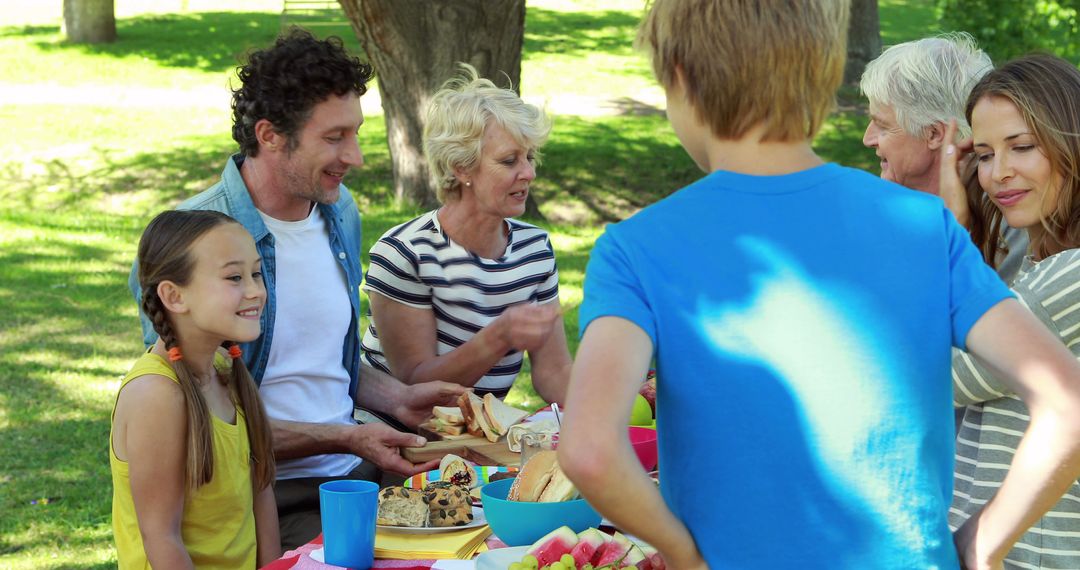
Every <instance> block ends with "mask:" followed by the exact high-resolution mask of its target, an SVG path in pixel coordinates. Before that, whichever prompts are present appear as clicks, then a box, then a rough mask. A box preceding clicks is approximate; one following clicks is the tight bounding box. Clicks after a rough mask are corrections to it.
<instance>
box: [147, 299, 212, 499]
mask: <svg viewBox="0 0 1080 570" xmlns="http://www.w3.org/2000/svg"><path fill="white" fill-rule="evenodd" d="M142 309H143V313H144V314H146V316H147V318H149V319H150V322H152V323H153V324H154V332H156V333H157V334H158V336H159V337H160V338H161V341H162V342H163V343H165V348H166V349H167V350H169V351H170V353H171V354H176V353H177V352H178V351H179V348H180V347H179V344H178V343H177V339H176V334H175V332H174V331H173V329H172V325H171V324H170V323H169V317H168V312H167V311H166V310H165V307H164V306H163V305H162V303H161V298H159V297H158V294H157V287H147V288H145V289H143V299H142ZM180 356H181V357H180V358H178V359H177V360H172V359H171V358H170V360H171V362H169V364H170V365H171V366H172V369H173V371H174V372H176V378H177V380H178V381H179V382H178V383H179V385H180V390H181V392H182V393H183V394H184V404H185V406H186V408H187V461H186V467H185V469H184V480H185V482H186V487H187V488H188V489H189V490H195V489H197V488H199V487H200V486H202V485H204V484H206V483H209V482H210V480H211V479H212V478H213V476H214V444H213V435H212V433H211V429H212V426H211V423H210V408H209V407H208V406H207V405H206V399H205V398H203V394H202V391H200V390H199V387H198V385H197V384H196V382H195V376H194V375H193V374H192V373H191V369H190V368H188V365H187V363H186V361H185V360H184V359H183V357H182V353H181V355H180Z"/></svg>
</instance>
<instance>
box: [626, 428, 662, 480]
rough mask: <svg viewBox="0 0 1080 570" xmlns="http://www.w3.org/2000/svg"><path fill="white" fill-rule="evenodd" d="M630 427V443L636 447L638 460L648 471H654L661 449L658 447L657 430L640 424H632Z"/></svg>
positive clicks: (635, 451)
mask: <svg viewBox="0 0 1080 570" xmlns="http://www.w3.org/2000/svg"><path fill="white" fill-rule="evenodd" d="M629 429H630V445H632V446H633V447H634V453H636V454H637V457H638V461H640V462H641V466H642V467H644V468H645V470H646V471H652V470H653V469H655V468H656V460H657V457H658V456H659V451H658V450H657V449H656V430H654V429H651V428H647V427H639V426H630V428H629Z"/></svg>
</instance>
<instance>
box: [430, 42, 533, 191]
mask: <svg viewBox="0 0 1080 570" xmlns="http://www.w3.org/2000/svg"><path fill="white" fill-rule="evenodd" d="M459 65H460V67H461V69H462V71H463V72H464V73H463V76H462V77H457V78H454V79H451V80H450V81H447V82H446V84H445V85H444V86H443V88H442V89H440V90H439V92H438V93H436V94H435V95H434V97H432V99H431V103H430V104H429V106H428V111H427V121H426V124H425V125H424V155H425V156H427V160H428V166H429V167H430V168H431V175H432V177H433V178H434V179H435V180H434V181H435V195H436V197H437V198H438V199H439V202H442V203H446V200H447V199H448V198H452V197H453V198H456V197H457V196H459V195H460V193H461V185H460V181H458V179H457V177H456V176H455V175H454V170H455V169H457V168H461V169H463V170H469V169H471V168H472V167H474V166H476V164H477V163H478V162H479V160H480V154H481V152H482V151H483V144H484V131H485V130H486V129H487V126H488V124H489V123H491V122H494V123H496V124H498V125H500V126H501V127H503V128H504V129H506V131H507V132H508V133H509V134H510V136H511V137H513V138H514V140H515V141H516V142H517V143H518V144H520V145H521V146H523V147H525V148H528V149H532V150H533V151H534V152H535V154H534V157H535V160H536V162H535V164H536V165H539V164H540V162H539V161H540V153H539V148H540V147H541V146H543V145H544V142H545V141H547V137H548V133H550V132H551V122H550V121H548V118H547V115H545V114H544V111H542V110H541V109H539V108H537V107H536V106H534V105H530V104H528V103H526V102H525V101H523V100H522V99H521V97H520V96H518V94H517V93H515V92H514V91H513V90H511V89H503V88H501V87H497V86H496V85H495V84H494V83H492V82H491V81H490V80H488V79H482V78H480V76H479V74H478V73H477V72H476V69H475V68H474V67H472V66H471V65H468V64H466V63H461V64H459Z"/></svg>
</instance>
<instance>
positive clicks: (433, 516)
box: [376, 455, 478, 528]
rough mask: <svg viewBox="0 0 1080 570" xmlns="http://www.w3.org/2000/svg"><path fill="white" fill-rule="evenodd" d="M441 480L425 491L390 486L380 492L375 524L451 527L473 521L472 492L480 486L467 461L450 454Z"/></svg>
mask: <svg viewBox="0 0 1080 570" xmlns="http://www.w3.org/2000/svg"><path fill="white" fill-rule="evenodd" d="M439 471H440V473H441V476H440V480H439V481H432V482H431V483H428V484H427V485H425V486H424V488H423V489H422V490H418V489H409V488H407V487H387V488H385V489H383V490H382V491H379V512H378V515H377V518H376V523H377V524H379V525H382V526H404V527H414V528H415V527H450V526H462V525H466V524H469V523H471V522H472V521H473V512H472V497H470V496H469V491H470V489H471V488H472V487H475V486H476V485H477V484H478V483H477V477H476V471H474V470H473V468H472V467H471V466H469V464H468V463H466V462H465V460H464V459H462V458H460V457H458V456H456V455H447V456H446V457H444V458H443V460H442V465H441V466H440V469H439Z"/></svg>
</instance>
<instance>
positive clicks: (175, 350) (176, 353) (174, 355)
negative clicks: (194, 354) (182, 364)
mask: <svg viewBox="0 0 1080 570" xmlns="http://www.w3.org/2000/svg"><path fill="white" fill-rule="evenodd" d="M183 357H184V356H183V355H182V354H180V347H179V346H174V347H172V348H170V349H169V362H176V361H177V360H180V359H181V358H183Z"/></svg>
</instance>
